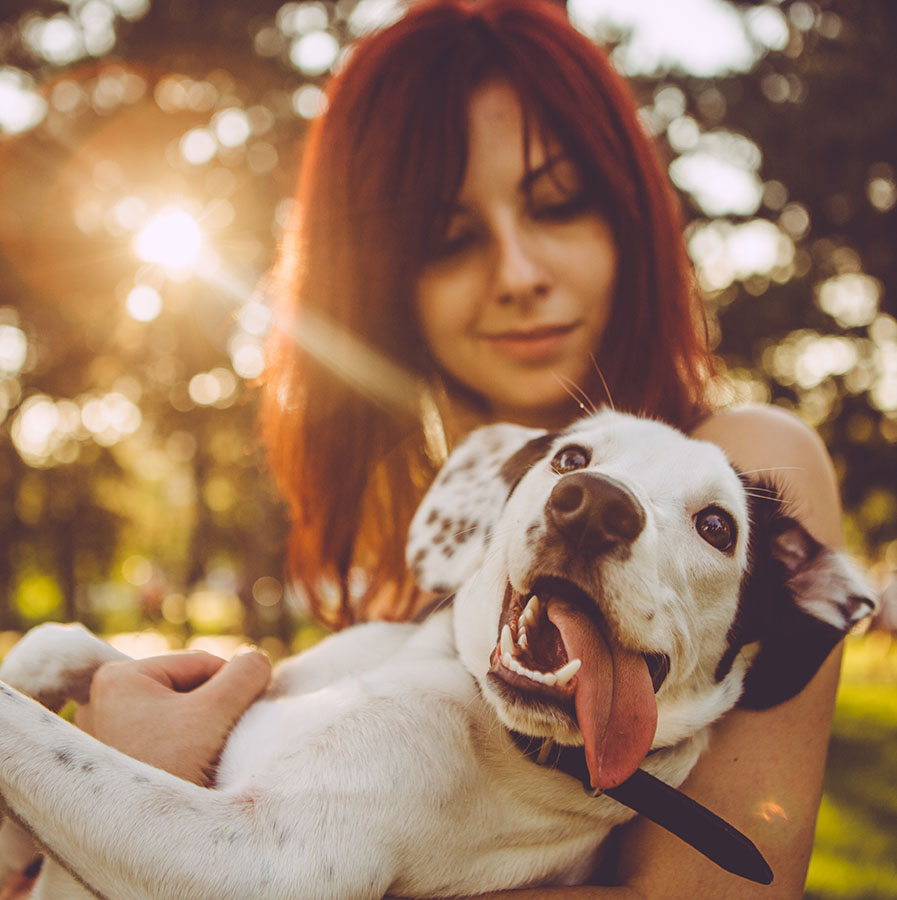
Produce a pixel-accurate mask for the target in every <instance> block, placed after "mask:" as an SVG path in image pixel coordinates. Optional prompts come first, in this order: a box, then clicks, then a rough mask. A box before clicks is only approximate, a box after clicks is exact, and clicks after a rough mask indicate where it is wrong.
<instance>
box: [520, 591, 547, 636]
mask: <svg viewBox="0 0 897 900" xmlns="http://www.w3.org/2000/svg"><path fill="white" fill-rule="evenodd" d="M541 612H542V604H541V602H540V601H539V598H538V597H537V596H536V595H535V594H533V595H532V597H530V598H529V602H528V603H527V604H526V607H525V608H524V610H523V612H522V613H521V614H520V618H519V619H518V620H517V626H518V627H519V628H520V627H522V628H525V627H526V626H527V625H533V624H535V622H537V621H538V619H539V613H541Z"/></svg>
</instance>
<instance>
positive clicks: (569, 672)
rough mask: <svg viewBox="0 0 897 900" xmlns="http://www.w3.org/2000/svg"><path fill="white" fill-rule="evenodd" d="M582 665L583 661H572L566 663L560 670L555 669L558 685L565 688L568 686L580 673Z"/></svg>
mask: <svg viewBox="0 0 897 900" xmlns="http://www.w3.org/2000/svg"><path fill="white" fill-rule="evenodd" d="M581 665H582V660H581V659H571V660H570V662H568V663H565V664H564V665H563V666H561V667H560V668H559V669H555V671H554V676H555V678H556V679H557V683H558V685H559V686H560V687H563V686H564V685H565V684H567V683H568V682H569V681H570V679H571V678H572V677H573V676H574V675H575V674H576V673H577V672H578V671H579V667H580V666H581Z"/></svg>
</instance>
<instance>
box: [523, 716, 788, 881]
mask: <svg viewBox="0 0 897 900" xmlns="http://www.w3.org/2000/svg"><path fill="white" fill-rule="evenodd" d="M508 733H509V734H510V736H511V739H512V740H513V741H514V743H515V744H516V745H517V747H518V749H519V750H520V751H521V752H522V753H523V755H524V756H525V757H526V758H527V759H529V760H530V761H532V762H533V763H535V764H536V765H540V766H546V767H549V768H553V769H557V770H558V771H561V772H564V773H566V774H567V775H570V776H572V777H573V778H575V779H577V781H579V782H580V783H581V784H582V786H583V787H584V788H585V790H586V792H587V793H588V794H590V795H591V796H592V797H598V796H599V795H600V794H601V793H602V792H601V791H597V790H595V789H594V788H593V787H592V782H591V777H590V775H589V769H588V766H587V765H586V757H585V750H584V749H583V748H582V747H565V746H562V745H560V744H557V743H556V742H555V741H553V740H552V739H551V738H538V737H529V736H528V735H525V734H520V733H519V732H517V731H512V730H510V729H509V730H508ZM664 749H667V748H658V749H657V750H656V751H655V750H652V751H651V753H652V754H653V753H657V752H663V750H664ZM603 793H605V794H607V795H608V796H610V797H612V798H613V799H614V800H616V801H617V802H618V803H622V804H623V805H624V806H628V807H629V808H630V809H632V810H634V811H635V812H637V813H638V814H639V815H642V816H644V817H645V818H647V819H651V821H653V822H655V823H657V824H658V825H660V826H661V827H662V828H665V829H666V830H667V831H669V832H671V833H672V834H675V835H676V836H677V837H679V838H681V839H682V840H683V841H685V842H686V843H688V844H691V846H692V847H694V848H695V849H696V850H698V851H699V852H700V853H703V854H704V856H706V857H707V858H708V859H711V860H712V861H713V862H715V863H716V864H717V865H718V866H721V867H722V868H724V869H726V870H727V871H729V872H733V873H734V874H736V875H741V876H742V877H743V878H749V879H750V880H751V881H755V882H758V883H760V884H769V883H770V882H771V881H772V871H771V869H770V868H769V866H768V865H767V863H766V860H765V859H763V856H762V855H761V854H760V852H759V851H758V850H757V848H756V847H755V846H754V844H753V843H751V841H750V840H749V839H748V838H747V837H745V836H744V835H743V834H742V833H741V832H740V831H738V830H737V829H736V828H733V827H732V826H731V825H730V824H729V823H728V822H726V821H725V820H724V819H721V818H720V817H719V816H717V815H716V814H715V813H713V812H711V811H710V810H709V809H707V808H706V807H704V806H701V804H700V803H697V802H696V801H694V800H692V799H691V798H690V797H688V796H687V795H685V794H683V793H681V792H680V791H678V790H676V789H675V788H672V787H670V786H669V785H668V784H664V783H663V782H662V781H659V780H658V779H657V778H655V777H654V776H653V775H649V774H648V773H647V772H645V771H644V770H643V769H637V770H636V771H635V773H634V774H633V775H632V776H630V778H628V779H627V780H626V781H624V782H623V783H622V784H621V785H618V786H617V787H615V788H608V789H607V790H606V791H604V792H603Z"/></svg>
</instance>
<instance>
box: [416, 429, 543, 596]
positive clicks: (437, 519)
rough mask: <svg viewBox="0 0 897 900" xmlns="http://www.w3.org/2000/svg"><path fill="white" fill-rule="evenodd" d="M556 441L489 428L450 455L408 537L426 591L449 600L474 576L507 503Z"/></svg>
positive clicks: (536, 434) (531, 431)
mask: <svg viewBox="0 0 897 900" xmlns="http://www.w3.org/2000/svg"><path fill="white" fill-rule="evenodd" d="M553 438H554V435H551V434H548V433H546V432H544V431H540V430H538V429H534V428H524V427H523V426H521V425H508V424H497V425H487V426H485V427H483V428H478V429H477V430H476V431H473V432H471V434H470V435H468V436H467V437H466V438H465V439H464V440H463V441H462V442H461V443H460V444H459V445H458V447H457V448H456V449H455V450H454V451H452V453H451V454H450V455H449V457H448V459H447V460H446V463H445V465H444V466H443V467H442V469H441V470H440V471H439V474H438V475H437V476H436V479H435V481H434V482H433V484H432V486H431V487H430V489H429V491H427V493H426V495H425V496H424V499H423V501H422V502H421V504H420V506H419V507H418V509H417V512H416V513H415V515H414V518H413V519H412V521H411V527H410V529H409V532H408V543H407V545H406V549H405V559H406V561H407V564H408V568H409V570H410V571H411V574H412V575H413V577H414V579H415V581H417V583H418V584H419V585H420V586H421V587H422V588H424V589H425V590H427V591H430V592H432V593H434V594H443V595H444V594H450V593H452V592H453V591H456V590H457V589H458V588H459V587H460V586H461V585H462V584H463V583H464V581H465V580H466V579H467V578H468V577H469V576H470V575H472V574H473V572H474V571H475V569H476V567H477V566H478V565H479V564H480V563H481V561H482V560H483V557H484V555H485V553H486V549H487V547H488V546H489V539H490V537H491V535H492V529H493V528H494V526H495V524H496V522H497V521H498V519H499V517H500V516H501V513H502V510H503V509H504V505H505V502H506V501H507V499H508V497H509V496H510V494H511V492H512V491H513V489H514V487H515V486H516V484H517V482H518V481H519V480H520V478H521V477H522V476H523V474H524V473H525V472H526V470H527V469H529V467H530V466H531V465H532V464H533V463H534V462H535V461H536V460H538V459H541V458H542V456H544V455H545V452H546V449H547V448H546V444H550V443H551V441H552V440H553Z"/></svg>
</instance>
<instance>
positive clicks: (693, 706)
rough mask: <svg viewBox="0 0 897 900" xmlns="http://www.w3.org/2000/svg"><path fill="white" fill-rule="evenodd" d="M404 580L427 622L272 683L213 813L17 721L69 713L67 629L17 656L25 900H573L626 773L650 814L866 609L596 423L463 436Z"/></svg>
mask: <svg viewBox="0 0 897 900" xmlns="http://www.w3.org/2000/svg"><path fill="white" fill-rule="evenodd" d="M758 494H759V496H758ZM408 561H409V565H410V566H411V569H412V571H413V572H414V574H415V576H416V578H417V579H418V580H419V582H420V583H421V585H422V586H423V587H425V588H428V589H430V590H434V591H442V592H444V593H448V592H451V591H457V593H456V596H455V600H454V606H453V609H446V610H443V611H441V612H438V613H435V614H433V615H432V616H430V617H429V618H428V619H427V620H426V621H425V622H424V623H423V624H420V625H412V624H369V625H361V626H358V627H354V628H351V629H348V630H346V631H344V632H342V633H340V634H337V635H335V636H333V637H331V638H329V639H328V640H326V641H324V642H323V643H321V644H320V645H318V646H317V647H316V648H314V649H312V650H311V651H309V652H307V653H304V654H302V655H301V656H300V657H297V658H294V659H291V660H287V661H286V662H284V663H282V664H281V665H280V666H278V667H277V669H276V671H275V675H274V679H273V683H272V686H271V688H270V690H269V691H268V693H267V694H266V695H264V696H263V697H262V698H261V699H260V700H259V701H258V702H256V703H255V704H254V705H253V706H252V707H251V708H250V709H249V710H248V711H247V712H246V714H245V715H244V716H243V718H242V719H241V720H240V722H239V723H238V725H237V726H236V728H235V729H234V730H233V732H232V734H231V736H230V738H229V740H228V742H227V745H226V747H225V748H224V751H223V754H222V757H221V762H220V766H219V769H218V772H217V782H216V786H215V788H214V789H206V788H200V787H197V786H195V785H193V784H188V783H187V782H185V781H182V780H180V779H178V778H175V777H174V776H171V775H169V774H167V773H165V772H162V771H159V770H156V769H154V768H152V767H150V766H148V765H144V764H142V763H139V762H136V761H134V760H132V759H129V758H127V757H125V756H124V755H122V754H120V753H118V752H116V751H115V750H112V749H110V748H108V747H105V746H103V745H101V744H100V743H98V742H97V741H95V740H94V739H93V738H91V737H89V736H88V735H86V734H83V733H82V732H80V731H78V730H77V729H76V728H74V727H73V726H71V725H70V724H68V723H67V722H65V721H63V720H62V719H60V718H59V717H57V716H55V715H53V714H52V713H50V712H48V711H47V709H45V708H44V706H41V705H40V704H39V703H36V702H35V701H34V700H31V699H28V697H26V696H23V694H28V695H30V696H32V697H35V698H37V699H38V700H40V701H42V702H43V703H44V704H46V705H47V706H50V707H53V708H55V707H58V705H59V703H60V702H61V701H62V700H63V699H64V698H65V697H67V696H72V697H74V699H76V700H81V701H83V700H84V699H85V697H86V693H87V689H88V686H89V682H90V678H91V676H92V673H93V671H94V670H95V669H96V667H97V666H98V665H100V664H101V663H102V662H104V661H106V660H110V659H115V658H118V657H119V654H118V653H117V652H116V651H114V650H112V649H111V648H110V647H109V646H108V645H106V644H104V643H103V642H101V641H100V640H98V639H97V638H95V637H93V636H92V635H90V634H89V633H88V632H86V631H85V630H84V629H83V628H81V627H80V626H43V627H40V628H37V629H34V630H33V631H32V632H30V633H29V634H28V635H26V636H25V638H24V639H23V640H22V641H21V642H20V643H19V644H18V645H17V646H16V647H15V648H14V649H13V651H12V652H11V653H10V654H9V656H8V657H7V659H6V660H5V662H4V663H3V666H2V669H0V678H2V681H3V682H5V683H6V684H0V798H2V804H3V807H4V808H5V810H6V812H7V813H8V814H9V817H10V819H11V820H12V821H7V822H6V823H5V826H4V827H5V828H6V830H7V832H8V838H9V840H12V839H13V838H14V829H15V828H17V827H19V826H23V827H24V828H25V829H26V830H27V831H28V832H30V834H31V835H32V836H33V838H34V840H35V841H36V842H37V843H38V844H39V845H40V846H41V847H42V848H43V849H44V851H45V853H46V857H47V858H46V861H45V863H44V867H43V869H42V872H41V875H40V877H39V879H38V882H37V885H36V887H35V889H34V894H33V896H34V897H39V898H50V897H52V898H54V900H63V898H64V900H73V898H85V897H93V898H97V897H99V898H107V900H163V898H164V900H184V898H191V900H250V898H259V900H281V898H282V900H300V898H308V900H311V898H315V900H320V898H333V900H352V898H358V900H361V898H368V900H375V898H379V897H382V896H383V895H384V894H385V893H390V894H393V895H398V896H403V897H447V896H451V895H457V894H468V893H478V892H483V891H487V890H492V889H501V888H511V887H517V886H525V885H540V884H570V883H577V882H582V881H583V880H584V879H586V878H587V876H588V875H589V874H590V872H592V871H593V869H594V866H595V864H596V860H597V858H598V853H599V849H600V845H601V843H602V840H603V839H604V838H605V836H606V835H607V833H608V831H609V830H610V829H611V828H612V827H613V826H614V825H617V824H620V823H621V822H624V821H626V820H627V819H629V818H631V817H632V816H633V815H634V813H633V811H632V810H631V809H629V808H627V806H624V805H622V804H621V803H620V802H618V800H616V799H613V796H614V795H616V796H618V797H620V798H621V799H623V801H624V802H629V803H631V804H632V805H635V806H639V805H640V804H641V801H637V802H633V800H632V797H633V794H632V792H631V791H630V792H628V793H627V788H629V787H631V786H632V785H633V784H637V785H640V786H641V787H642V788H645V791H646V792H647V797H648V801H649V802H647V804H646V805H647V806H649V807H650V806H651V802H650V801H651V798H652V792H653V790H654V789H653V787H652V785H653V784H655V783H654V782H653V781H651V780H650V775H646V774H644V773H650V774H651V775H653V776H656V777H657V778H659V779H661V780H662V781H664V782H666V783H667V784H668V785H672V786H678V785H679V784H680V783H681V782H682V781H683V779H684V778H685V777H686V775H687V774H688V772H689V770H690V769H691V768H692V766H693V765H694V763H695V761H696V759H697V758H698V755H699V754H700V752H701V749H702V747H703V746H704V743H705V740H706V737H707V730H708V725H709V724H710V723H711V722H712V721H713V720H715V719H716V718H717V717H719V716H720V715H721V714H722V713H723V712H725V711H726V710H728V709H730V708H731V707H733V706H734V705H735V704H736V703H738V702H739V698H740V702H742V703H744V704H747V705H749V706H754V707H763V706H769V705H771V704H774V703H777V702H779V701H780V700H782V699H784V698H785V697H787V696H790V695H792V694H794V693H796V692H797V691H798V690H800V688H801V687H802V686H803V685H804V684H805V683H806V682H807V681H808V680H809V678H810V677H811V676H812V674H813V672H814V671H815V670H816V668H817V667H818V665H819V663H820V662H821V661H822V660H823V659H824V658H825V655H826V654H827V653H828V651H829V650H830V649H831V647H832V646H834V644H835V643H836V642H837V640H838V639H839V638H840V637H841V636H842V635H843V634H844V633H845V632H847V631H848V630H849V629H850V628H851V627H852V625H853V624H854V623H855V622H857V621H858V620H859V619H860V618H862V617H863V616H864V615H866V614H867V613H869V612H870V611H871V610H872V608H873V606H874V603H873V601H872V599H870V597H869V595H868V592H867V590H866V588H865V587H864V585H863V584H862V582H861V580H860V579H859V578H858V577H857V576H856V575H855V574H854V572H853V570H852V569H851V567H850V566H849V564H848V563H847V562H846V561H845V560H844V558H843V557H841V556H840V555H838V554H835V553H833V552H831V551H829V550H827V549H826V548H824V547H821V546H820V545H819V544H818V543H817V542H816V541H814V540H813V539H812V538H811V537H810V536H809V535H808V534H807V533H806V532H805V531H804V530H803V528H801V526H800V525H798V524H797V523H796V522H795V521H794V520H793V519H791V518H788V517H787V516H786V515H785V514H784V513H783V510H782V505H781V503H780V502H779V501H778V500H776V499H775V498H773V497H771V496H769V495H768V493H767V492H766V491H765V490H764V491H760V492H758V491H755V490H752V489H751V488H750V487H748V486H746V483H745V482H744V481H743V480H742V479H741V478H740V477H739V476H738V475H737V474H736V473H735V472H734V471H733V469H732V467H731V466H730V465H729V463H728V462H727V461H726V458H725V457H724V455H723V453H722V451H720V450H719V449H718V448H717V447H716V446H714V445H712V444H708V443H704V442H700V441H695V440H692V439H689V438H686V437H685V436H683V435H682V434H680V433H679V432H677V431H674V430H673V429H671V428H669V427H667V426H665V425H662V424H659V423H657V422H653V421H648V420H644V419H636V418H633V417H630V416H625V415H621V414H618V413H613V412H601V413H599V414H596V415H594V416H591V417H589V418H587V419H584V420H582V421H581V422H579V423H577V424H575V425H573V426H572V427H571V428H569V429H567V430H566V431H564V432H561V433H559V434H546V433H544V432H538V431H533V430H531V429H525V428H521V427H517V426H510V425H494V426H489V427H486V428H484V429H480V430H479V431H476V432H474V433H473V434H472V435H471V436H470V437H469V438H468V439H467V440H466V441H465V442H464V443H463V444H462V445H461V446H459V448H458V449H457V450H456V451H455V452H454V453H453V454H452V455H451V457H450V459H449V461H448V463H447V464H446V466H445V467H444V469H443V470H442V472H441V473H440V475H439V477H438V478H437V480H436V481H435V483H434V485H433V487H432V488H431V490H430V492H429V493H428V494H427V496H426V498H425V499H424V502H423V504H422V506H421V508H420V509H419V511H418V513H417V515H416V516H415V519H414V522H413V524H412V526H411V533H410V539H409V549H408ZM7 684H8V685H10V687H7V686H6V685H7ZM13 688H15V689H17V690H14V689H13ZM19 691H22V692H23V693H19ZM540 762H541V763H542V765H540V764H538V763H540ZM556 765H557V766H558V767H556ZM571 772H572V773H573V774H575V775H577V777H578V778H579V779H580V780H582V781H583V782H584V783H586V785H587V787H588V790H583V786H582V784H581V783H580V780H577V778H575V777H571V774H570V773H571ZM644 779H648V781H647V787H645V784H646V783H645V781H644ZM636 793H638V791H636ZM661 793H662V792H661ZM668 793H669V795H671V796H673V797H675V796H680V797H681V795H678V794H677V793H676V792H673V791H669V792H668ZM658 796H660V795H658ZM664 802H665V801H663V802H661V803H660V806H661V807H662V806H663V803H664ZM674 806H675V803H674ZM660 818H663V816H660ZM13 822H15V823H18V826H16V825H14V824H13ZM674 830H675V827H674Z"/></svg>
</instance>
